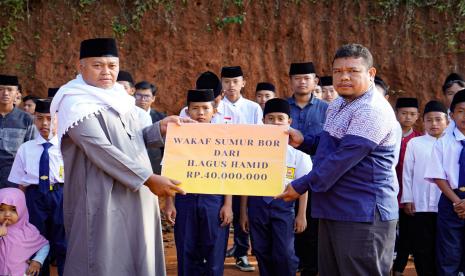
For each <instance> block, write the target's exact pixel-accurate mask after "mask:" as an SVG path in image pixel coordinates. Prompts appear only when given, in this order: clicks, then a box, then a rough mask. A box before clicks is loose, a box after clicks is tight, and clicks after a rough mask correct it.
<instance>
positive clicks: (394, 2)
mask: <svg viewBox="0 0 465 276" xmlns="http://www.w3.org/2000/svg"><path fill="white" fill-rule="evenodd" d="M371 3H372V4H374V6H373V8H371V9H370V10H371V12H370V13H369V14H368V15H367V16H365V20H366V21H367V22H370V21H371V22H378V23H386V21H387V20H390V19H392V18H394V17H396V20H401V21H402V22H403V24H402V29H403V30H404V31H406V33H407V34H409V30H411V28H412V27H413V32H414V33H416V34H418V35H419V36H420V38H422V39H423V40H424V41H428V42H430V43H433V44H442V46H443V47H444V49H445V50H446V51H448V52H455V53H457V52H464V51H465V46H464V45H463V44H464V43H463V41H461V40H460V36H461V35H462V34H463V33H464V32H465V0H456V1H450V0H377V1H373V2H371ZM420 9H432V10H436V11H437V12H438V13H440V15H441V16H447V18H448V20H447V21H448V22H453V23H451V24H449V25H446V26H444V28H443V30H441V31H440V32H431V31H430V30H429V28H428V26H426V25H424V26H422V25H421V23H419V22H418V21H417V19H416V17H415V14H416V11H418V10H420ZM376 11H378V14H376ZM379 11H380V13H381V15H379ZM399 31H401V30H399Z"/></svg>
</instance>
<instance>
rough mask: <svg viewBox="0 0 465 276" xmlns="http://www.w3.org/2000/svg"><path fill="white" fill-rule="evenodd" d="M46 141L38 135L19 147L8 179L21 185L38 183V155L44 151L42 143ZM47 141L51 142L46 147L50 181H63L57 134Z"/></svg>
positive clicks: (61, 158)
mask: <svg viewBox="0 0 465 276" xmlns="http://www.w3.org/2000/svg"><path fill="white" fill-rule="evenodd" d="M46 142H47V141H46V140H45V139H44V138H43V137H42V136H40V135H39V136H37V137H36V138H35V139H34V140H30V141H28V142H26V143H24V144H22V145H21V146H20V147H19V149H18V153H17V154H16V157H15V161H14V162H13V166H12V167H11V172H10V176H9V177H8V181H10V182H12V183H16V184H19V185H23V186H29V185H37V184H39V177H40V175H39V165H40V156H41V155H42V153H43V152H44V147H43V146H42V144H43V143H46ZM48 142H49V143H51V144H52V146H51V147H50V148H49V149H48V154H49V160H50V161H49V166H50V173H49V179H50V183H63V182H64V176H63V173H64V169H63V157H62V156H61V151H60V146H59V144H58V138H57V136H54V137H53V138H52V139H50V140H49V141H48Z"/></svg>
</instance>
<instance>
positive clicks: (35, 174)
mask: <svg viewBox="0 0 465 276" xmlns="http://www.w3.org/2000/svg"><path fill="white" fill-rule="evenodd" d="M50 103H51V101H50V100H37V104H36V109H35V113H34V124H35V126H36V128H37V130H38V132H39V134H40V135H38V136H37V137H36V138H35V139H34V140H30V141H28V142H26V143H24V144H22V145H21V146H20V147H19V149H18V152H17V154H16V157H15V161H14V163H13V166H12V168H11V173H10V176H9V177H8V180H9V181H11V182H12V183H16V184H18V185H20V187H21V189H23V190H24V191H25V194H26V203H27V208H28V211H29V221H30V222H31V223H32V224H33V225H34V226H35V227H37V229H39V231H40V234H41V235H42V236H44V237H45V238H46V239H47V240H49V242H50V249H51V250H50V255H49V256H50V258H51V259H55V258H56V261H57V266H58V274H59V275H60V276H61V275H63V269H64V265H65V257H66V241H65V229H64V226H63V182H64V176H63V173H64V169H63V158H62V157H61V152H60V146H59V144H58V138H57V136H56V131H57V124H56V121H55V122H52V119H51V115H50ZM52 124H53V126H52ZM50 258H47V259H46V261H45V262H44V265H43V267H42V269H41V274H40V275H49V274H50V271H49V259H50Z"/></svg>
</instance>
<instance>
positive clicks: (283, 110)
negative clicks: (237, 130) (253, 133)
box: [241, 98, 312, 276]
mask: <svg viewBox="0 0 465 276" xmlns="http://www.w3.org/2000/svg"><path fill="white" fill-rule="evenodd" d="M263 114H264V118H263V123H265V124H272V125H288V126H289V125H290V124H291V121H292V119H291V118H290V107H289V103H288V102H287V101H286V100H283V99H279V98H274V99H271V100H269V101H267V102H266V104H265V109H264V111H263ZM286 166H287V174H286V179H285V181H286V183H285V184H286V185H287V184H289V183H290V182H291V181H292V180H294V179H296V178H299V177H301V176H303V175H305V174H307V173H309V172H310V171H311V169H312V161H311V159H310V156H309V155H307V154H304V153H303V152H301V151H299V150H296V149H294V148H293V147H291V146H288V147H287V154H286ZM306 210H307V193H304V194H303V195H301V196H300V198H299V210H298V213H297V216H295V215H294V202H293V201H292V202H284V201H283V200H282V199H273V198H272V197H261V196H249V197H248V198H247V197H243V198H242V201H241V226H242V228H243V230H244V231H246V232H248V230H249V229H250V236H251V240H252V247H253V250H254V253H255V256H256V257H257V260H258V267H259V271H260V275H263V276H265V275H280V276H286V275H288V276H294V275H295V274H296V272H297V267H298V263H299V259H298V258H297V256H296V255H295V250H294V233H301V232H302V231H304V230H305V228H306V226H307V219H306Z"/></svg>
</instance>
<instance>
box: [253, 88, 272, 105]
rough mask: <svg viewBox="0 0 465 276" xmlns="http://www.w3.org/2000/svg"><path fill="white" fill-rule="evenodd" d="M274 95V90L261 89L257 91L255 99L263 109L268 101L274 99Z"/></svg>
mask: <svg viewBox="0 0 465 276" xmlns="http://www.w3.org/2000/svg"><path fill="white" fill-rule="evenodd" d="M274 97H275V94H274V92H273V91H270V90H259V91H257V92H256V93H255V100H256V101H257V103H258V104H259V105H260V107H261V108H262V109H264V108H265V103H266V101H268V100H270V99H273V98H274Z"/></svg>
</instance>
